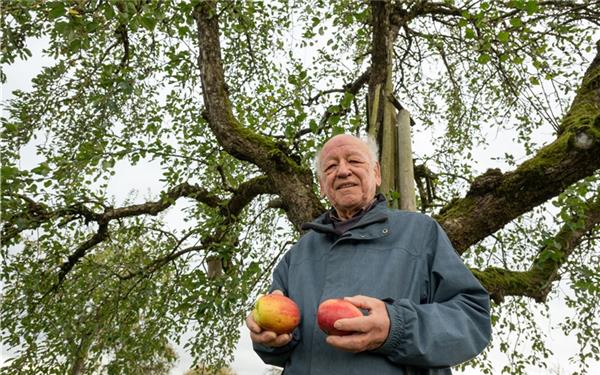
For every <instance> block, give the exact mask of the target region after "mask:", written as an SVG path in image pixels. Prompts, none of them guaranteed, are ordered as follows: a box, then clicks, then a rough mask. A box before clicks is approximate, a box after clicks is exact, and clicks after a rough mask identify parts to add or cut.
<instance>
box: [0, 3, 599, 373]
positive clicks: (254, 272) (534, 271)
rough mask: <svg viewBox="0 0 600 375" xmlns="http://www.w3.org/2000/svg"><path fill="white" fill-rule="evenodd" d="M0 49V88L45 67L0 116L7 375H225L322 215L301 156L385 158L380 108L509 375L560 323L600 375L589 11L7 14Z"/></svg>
mask: <svg viewBox="0 0 600 375" xmlns="http://www.w3.org/2000/svg"><path fill="white" fill-rule="evenodd" d="M1 28H2V56H1V62H2V72H1V73H0V78H1V79H2V81H3V82H9V81H12V80H15V79H16V78H18V77H14V76H10V74H8V75H7V73H6V72H8V71H10V69H9V68H10V67H11V66H15V64H27V63H28V62H30V61H34V60H36V59H39V58H40V57H41V55H44V56H46V57H47V58H48V59H49V60H50V61H51V63H48V64H46V65H45V66H44V67H43V68H42V69H41V70H40V71H39V72H37V73H36V75H35V77H34V78H33V79H32V80H31V82H30V86H31V87H30V88H28V89H23V90H16V91H14V92H12V93H11V95H10V97H9V99H7V100H4V101H3V116H2V155H1V161H2V170H1V177H2V185H1V186H2V189H1V190H2V202H1V207H2V210H1V215H2V228H1V235H2V272H1V275H2V286H3V291H2V307H1V309H2V310H1V313H2V317H3V319H2V323H1V331H2V343H3V346H4V347H5V348H8V349H7V350H8V352H9V354H10V358H9V359H7V360H6V363H5V367H4V368H3V369H2V371H3V372H4V371H6V372H8V373H32V374H38V373H46V374H63V373H71V374H81V373H93V372H94V371H97V372H98V371H108V372H114V373H137V372H138V371H139V368H142V367H143V366H144V364H151V363H154V362H155V361H156V358H157V356H161V355H164V353H165V352H166V351H165V348H166V347H168V345H170V344H173V343H175V344H178V345H180V346H182V347H183V348H185V350H187V351H188V352H189V353H190V354H191V355H192V356H193V357H194V358H195V360H196V363H205V364H209V365H214V366H216V367H222V366H223V365H224V364H225V363H226V362H227V361H229V360H230V358H231V355H232V352H233V348H234V345H235V343H236V342H237V340H238V338H239V331H238V327H239V326H240V324H241V323H242V320H243V317H244V316H245V315H246V313H247V311H248V310H249V308H250V305H251V304H252V301H253V299H254V297H255V296H256V294H257V293H259V292H261V291H263V290H264V288H265V286H266V285H267V283H268V281H269V275H270V271H271V269H272V267H273V265H274V264H275V263H276V261H277V260H278V259H279V257H280V256H281V255H282V253H283V252H284V251H285V250H286V249H288V248H289V246H290V244H291V243H293V242H294V241H295V240H296V239H297V238H298V236H300V235H301V234H302V233H301V232H300V226H301V224H302V223H304V222H307V221H310V220H312V219H313V218H315V217H316V216H318V215H319V214H321V213H323V212H324V211H325V210H326V209H327V203H326V202H325V201H324V200H322V199H321V198H320V196H319V193H318V191H317V185H316V184H315V179H314V170H313V169H312V164H311V163H312V158H313V156H314V154H315V151H316V150H317V148H318V146H319V145H320V144H322V143H323V142H324V141H325V140H326V139H327V138H328V137H330V136H332V135H334V134H339V133H343V132H347V133H353V134H359V135H365V134H367V132H370V131H374V132H375V133H376V134H379V136H378V141H379V142H380V143H381V144H382V146H383V145H384V143H385V142H386V141H389V139H390V138H389V136H385V135H384V134H385V133H384V123H385V122H386V121H388V125H387V126H389V117H390V115H389V114H390V113H391V112H390V111H392V112H393V111H395V110H396V108H403V109H405V110H407V111H408V112H409V113H410V116H411V117H410V118H411V120H410V122H411V126H410V131H411V133H412V151H413V154H412V158H413V160H414V170H413V172H414V183H415V186H416V188H417V194H416V197H417V208H418V209H419V210H420V211H422V212H424V213H425V214H428V215H431V216H433V217H434V218H435V219H436V220H438V222H439V223H440V224H441V225H442V226H443V227H444V228H445V230H446V231H447V233H448V235H449V237H450V238H451V240H452V242H453V243H454V245H455V248H456V250H457V251H458V252H459V253H460V254H461V255H462V257H463V259H464V260H465V262H466V263H467V264H468V265H469V267H471V269H472V271H473V273H474V274H475V276H476V277H478V278H479V279H480V280H481V282H482V283H483V284H484V286H485V287H486V288H487V289H488V290H489V291H490V294H491V297H492V300H493V302H494V306H493V307H494V309H493V322H494V339H493V348H497V350H499V351H500V352H502V353H506V355H507V358H508V362H507V363H508V364H507V366H506V367H505V368H503V369H502V371H503V372H508V373H526V372H527V369H528V368H531V367H541V368H543V367H545V366H546V362H547V358H550V357H551V356H552V355H553V353H552V352H551V349H550V348H549V347H548V346H547V345H546V337H545V335H544V333H543V332H542V329H541V328H542V327H541V326H540V324H539V317H540V316H549V315H550V316H551V315H552V314H553V313H554V312H553V310H551V309H550V308H549V307H548V306H549V304H548V303H549V301H556V300H559V301H562V303H563V304H564V305H565V307H566V308H568V309H569V314H570V316H569V317H568V318H566V319H564V320H562V321H558V322H556V325H557V327H558V328H560V329H562V330H563V331H564V332H565V333H567V334H570V335H572V336H574V337H576V340H577V344H578V346H579V348H578V354H577V355H576V356H575V358H573V360H574V361H575V362H576V364H577V367H578V369H579V371H580V372H585V371H587V370H588V368H589V366H590V364H593V363H595V362H597V361H598V360H600V353H599V350H600V344H599V343H598V340H597V337H599V335H600V322H599V321H598V318H597V316H598V314H597V306H598V305H599V302H600V301H599V299H600V289H599V287H598V285H599V282H600V279H599V276H598V275H600V262H599V257H600V251H599V247H598V243H599V239H600V238H599V234H600V225H599V222H600V194H599V193H598V187H599V177H600V172H599V168H600V47H598V46H597V45H596V42H597V41H596V40H595V38H596V39H597V38H598V37H599V35H600V32H599V31H600V1H597V0H577V1H571V0H562V1H541V0H540V1H538V0H510V1H494V0H487V1H485V0H473V1H461V0H441V1H427V0H425V1H416V0H414V1H413V0H406V1H371V2H367V1H358V0H340V1H333V2H332V1H324V0H303V1H287V0H280V1H276V0H273V1H266V2H251V1H241V0H240V1H234V0H232V1H222V2H217V1H211V0H202V1H200V0H189V1H175V0H70V1H58V0H56V1H37V0H19V1H17V0H5V1H3V3H2V12H1ZM36 44H37V45H40V44H41V45H43V48H42V50H41V51H36V50H34V49H32V45H36ZM376 103H378V104H377V105H375V104H376ZM386 108H387V110H386ZM386 111H387V112H386ZM386 113H387V114H386ZM386 118H388V120H386ZM392 125H393V123H392ZM379 130H381V131H379ZM382 148H383V149H385V147H382ZM387 163H388V162H387V161H386V162H384V164H385V165H384V166H385V167H391V168H388V170H392V171H393V170H394V167H392V166H391V165H388V164H387ZM390 173H392V172H390ZM131 176H135V178H133V179H132V178H129V179H127V178H125V177H131ZM148 178H149V179H150V182H148ZM132 180H133V183H134V184H133V185H128V183H131V181H132ZM128 181H129V182H128ZM150 185H151V186H150ZM148 189H150V190H148ZM123 190H126V191H130V190H132V191H131V193H130V194H129V195H127V196H123V195H121V196H117V195H115V194H116V193H115V192H118V191H121V192H122V191H123ZM386 193H387V196H388V197H389V198H390V202H391V203H393V201H394V200H396V199H397V197H398V192H397V191H396V190H395V189H394V188H393V187H392V188H390V190H388V191H386ZM173 218H176V220H175V221H176V222H177V224H173V222H174V219H173ZM488 354H489V353H485V354H484V355H483V356H480V357H478V358H477V359H476V360H475V361H472V362H469V363H468V364H466V366H475V367H478V368H480V370H481V371H482V372H484V373H492V371H495V370H493V369H495V367H494V366H495V364H494V363H493V362H492V361H491V359H490V356H489V355H488Z"/></svg>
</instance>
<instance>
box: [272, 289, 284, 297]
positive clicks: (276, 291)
mask: <svg viewBox="0 0 600 375" xmlns="http://www.w3.org/2000/svg"><path fill="white" fill-rule="evenodd" d="M271 294H279V295H280V296H283V295H284V294H283V292H282V291H281V290H279V289H275V290H274V291H272V292H271Z"/></svg>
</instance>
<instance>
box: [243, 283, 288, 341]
mask: <svg viewBox="0 0 600 375" xmlns="http://www.w3.org/2000/svg"><path fill="white" fill-rule="evenodd" d="M272 294H281V295H283V292H282V291H281V290H274V291H273V293H272ZM246 326H248V329H249V330H250V339H251V340H252V342H254V343H257V344H262V345H265V346H270V347H273V348H278V347H280V346H284V345H286V344H288V343H289V342H290V341H292V335H291V334H289V333H284V334H282V335H278V334H276V333H275V332H273V331H266V330H263V329H262V328H260V326H259V325H258V324H257V323H256V321H255V320H254V318H253V317H252V312H251V313H250V314H248V316H247V317H246Z"/></svg>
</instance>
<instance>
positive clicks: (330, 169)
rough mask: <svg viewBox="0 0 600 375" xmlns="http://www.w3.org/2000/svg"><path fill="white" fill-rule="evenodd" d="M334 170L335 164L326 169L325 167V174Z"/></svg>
mask: <svg viewBox="0 0 600 375" xmlns="http://www.w3.org/2000/svg"><path fill="white" fill-rule="evenodd" d="M334 168H335V164H330V165H328V166H327V167H325V172H327V171H332V170H333V169H334Z"/></svg>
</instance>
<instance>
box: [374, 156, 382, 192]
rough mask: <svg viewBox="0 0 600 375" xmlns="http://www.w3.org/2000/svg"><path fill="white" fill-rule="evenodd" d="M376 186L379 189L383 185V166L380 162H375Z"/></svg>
mask: <svg viewBox="0 0 600 375" xmlns="http://www.w3.org/2000/svg"><path fill="white" fill-rule="evenodd" d="M375 185H376V186H377V187H379V186H380V185H381V166H380V165H379V162H378V161H376V162H375Z"/></svg>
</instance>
